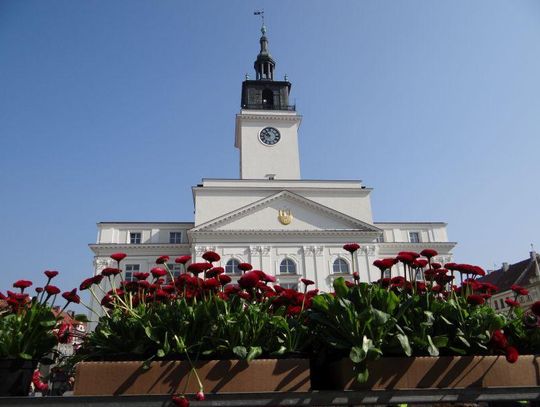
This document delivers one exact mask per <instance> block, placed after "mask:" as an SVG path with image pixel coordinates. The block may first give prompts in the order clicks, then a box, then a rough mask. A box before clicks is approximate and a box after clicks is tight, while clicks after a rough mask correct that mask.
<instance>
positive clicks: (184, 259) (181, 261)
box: [174, 256, 191, 264]
mask: <svg viewBox="0 0 540 407" xmlns="http://www.w3.org/2000/svg"><path fill="white" fill-rule="evenodd" d="M190 260H191V256H180V257H177V258H176V259H174V262H175V263H178V264H186V263H187V262H188V261H190Z"/></svg>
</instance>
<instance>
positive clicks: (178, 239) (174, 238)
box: [169, 232, 182, 244]
mask: <svg viewBox="0 0 540 407" xmlns="http://www.w3.org/2000/svg"><path fill="white" fill-rule="evenodd" d="M169 243H172V244H179V243H182V232H170V233H169Z"/></svg>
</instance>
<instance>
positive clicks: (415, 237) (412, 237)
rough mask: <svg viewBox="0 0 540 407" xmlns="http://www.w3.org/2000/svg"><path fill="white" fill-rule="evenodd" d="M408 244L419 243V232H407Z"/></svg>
mask: <svg viewBox="0 0 540 407" xmlns="http://www.w3.org/2000/svg"><path fill="white" fill-rule="evenodd" d="M409 242H411V243H420V232H409Z"/></svg>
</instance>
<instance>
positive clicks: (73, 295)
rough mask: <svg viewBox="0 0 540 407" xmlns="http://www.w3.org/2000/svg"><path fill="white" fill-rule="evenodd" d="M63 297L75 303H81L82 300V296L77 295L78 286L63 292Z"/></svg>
mask: <svg viewBox="0 0 540 407" xmlns="http://www.w3.org/2000/svg"><path fill="white" fill-rule="evenodd" d="M62 297H64V299H65V300H66V301H67V302H68V304H69V303H70V302H74V303H75V304H79V303H80V302H81V297H79V296H78V295H77V289H76V288H74V289H73V290H71V291H66V292H65V293H63V294H62Z"/></svg>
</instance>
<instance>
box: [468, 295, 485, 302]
mask: <svg viewBox="0 0 540 407" xmlns="http://www.w3.org/2000/svg"><path fill="white" fill-rule="evenodd" d="M467 302H468V303H469V304H471V305H482V304H484V303H485V302H486V300H484V297H482V296H481V295H478V294H471V295H469V296H468V297H467Z"/></svg>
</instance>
